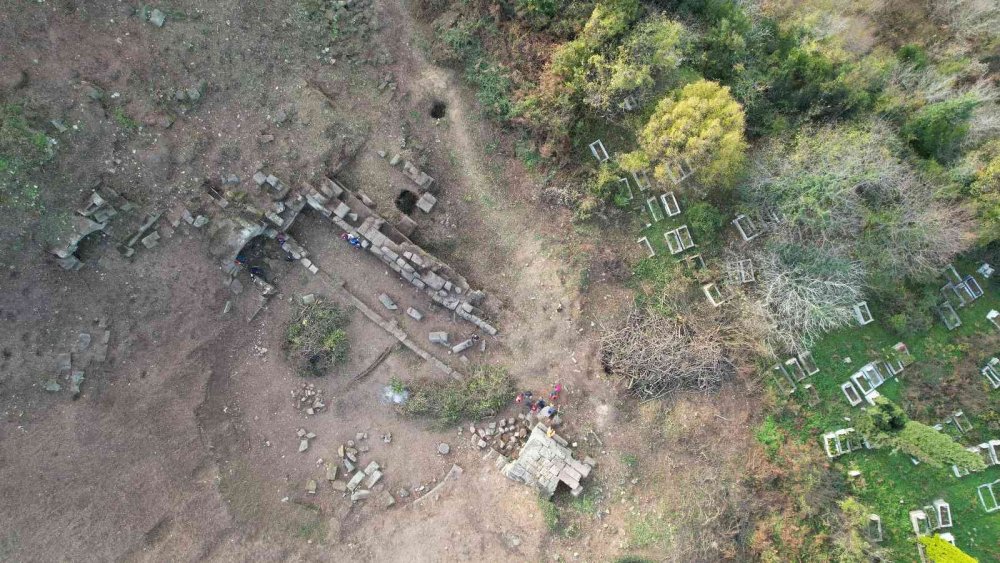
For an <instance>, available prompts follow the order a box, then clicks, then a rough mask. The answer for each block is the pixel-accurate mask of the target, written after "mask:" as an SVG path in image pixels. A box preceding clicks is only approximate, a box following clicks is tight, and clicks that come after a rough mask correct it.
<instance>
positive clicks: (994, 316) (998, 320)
mask: <svg viewBox="0 0 1000 563" xmlns="http://www.w3.org/2000/svg"><path fill="white" fill-rule="evenodd" d="M986 320H988V321H990V322H991V323H993V326H995V327H997V329H998V330H1000V311H997V310H996V309H990V312H989V313H986Z"/></svg>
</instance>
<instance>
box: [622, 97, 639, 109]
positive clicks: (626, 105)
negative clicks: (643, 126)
mask: <svg viewBox="0 0 1000 563" xmlns="http://www.w3.org/2000/svg"><path fill="white" fill-rule="evenodd" d="M637 107H639V104H638V103H636V101H635V98H633V97H632V96H626V97H625V99H624V100H622V109H623V110H625V111H634V110H635V109H636V108H637Z"/></svg>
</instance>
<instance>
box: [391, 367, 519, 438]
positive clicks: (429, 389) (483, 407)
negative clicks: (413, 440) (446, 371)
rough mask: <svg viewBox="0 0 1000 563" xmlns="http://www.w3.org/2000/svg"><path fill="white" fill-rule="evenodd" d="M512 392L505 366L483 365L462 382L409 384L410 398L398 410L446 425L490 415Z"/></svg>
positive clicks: (510, 398) (451, 380)
mask: <svg viewBox="0 0 1000 563" xmlns="http://www.w3.org/2000/svg"><path fill="white" fill-rule="evenodd" d="M514 393H515V390H514V380H513V378H511V376H510V375H509V374H508V373H507V370H506V369H505V368H502V367H499V366H488V365H482V366H478V367H476V368H475V369H474V370H473V372H472V374H471V375H469V377H468V378H466V379H464V380H462V381H455V380H453V379H449V380H447V381H442V380H437V379H424V380H420V381H417V382H416V383H414V384H411V385H410V397H409V399H408V400H407V401H406V402H405V403H403V405H402V406H401V410H402V412H403V413H404V414H407V415H411V416H425V417H431V418H434V419H436V420H437V421H438V422H439V423H441V424H442V425H449V424H455V423H457V422H461V421H463V420H478V419H480V418H483V417H486V416H493V415H495V414H497V413H498V412H500V411H501V410H503V408H504V407H505V406H507V404H509V403H510V401H511V400H512V399H513V398H514Z"/></svg>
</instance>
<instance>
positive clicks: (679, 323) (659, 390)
mask: <svg viewBox="0 0 1000 563" xmlns="http://www.w3.org/2000/svg"><path fill="white" fill-rule="evenodd" d="M601 359H602V362H603V364H604V368H605V369H606V370H607V371H608V373H610V374H611V375H612V376H614V377H615V378H617V379H618V381H619V382H621V383H622V384H623V385H625V387H626V388H627V389H628V390H629V391H630V392H631V393H632V394H634V395H635V396H637V397H639V398H640V399H643V400H649V399H656V398H660V397H663V396H666V395H669V394H671V393H674V392H677V391H684V390H699V391H707V390H713V389H717V388H718V387H719V386H720V385H721V384H722V383H723V382H724V381H726V380H727V379H729V378H730V377H732V375H733V374H734V373H735V369H734V367H733V364H732V362H730V360H729V358H728V357H727V356H726V354H725V350H724V348H723V338H722V337H721V336H720V333H719V329H718V328H717V327H716V328H715V329H714V330H713V329H708V330H701V329H696V328H695V327H693V326H691V325H690V324H688V323H686V322H684V320H683V319H682V318H681V317H680V316H667V315H663V314H660V313H659V312H654V311H648V310H644V309H638V308H636V309H633V310H632V311H631V312H630V313H629V314H628V317H627V318H626V319H625V322H623V323H622V324H621V325H620V326H619V327H617V328H615V329H612V330H609V331H607V332H605V333H604V335H603V337H602V339H601Z"/></svg>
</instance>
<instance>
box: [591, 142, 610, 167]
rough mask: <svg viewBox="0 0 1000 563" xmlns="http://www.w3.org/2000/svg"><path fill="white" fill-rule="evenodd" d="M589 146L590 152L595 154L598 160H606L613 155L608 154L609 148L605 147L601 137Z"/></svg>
mask: <svg viewBox="0 0 1000 563" xmlns="http://www.w3.org/2000/svg"><path fill="white" fill-rule="evenodd" d="M589 146H590V154H592V155H594V158H596V159H597V162H606V161H607V160H608V159H609V158H611V156H610V155H608V151H607V149H605V148H604V143H602V142H601V140H600V139H598V140H596V141H594V142H593V143H590V145H589Z"/></svg>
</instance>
